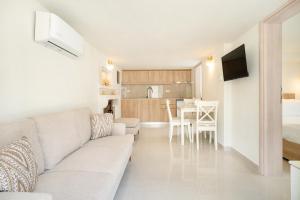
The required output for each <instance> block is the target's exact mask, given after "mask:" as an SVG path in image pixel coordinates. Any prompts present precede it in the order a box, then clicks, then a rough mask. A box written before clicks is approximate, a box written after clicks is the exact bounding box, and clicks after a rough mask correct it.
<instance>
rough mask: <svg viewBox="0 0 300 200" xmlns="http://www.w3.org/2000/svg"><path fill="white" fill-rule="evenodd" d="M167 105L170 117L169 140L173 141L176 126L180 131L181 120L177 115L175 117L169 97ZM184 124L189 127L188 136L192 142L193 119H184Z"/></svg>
mask: <svg viewBox="0 0 300 200" xmlns="http://www.w3.org/2000/svg"><path fill="white" fill-rule="evenodd" d="M166 105H167V112H168V118H169V141H170V142H172V137H173V132H174V127H176V128H177V132H179V128H180V126H181V120H180V119H179V118H177V117H175V118H173V116H172V112H171V108H170V100H169V99H167V100H166ZM183 125H184V126H185V127H187V130H188V138H189V140H190V142H192V130H191V121H190V120H188V119H186V120H184V122H183Z"/></svg>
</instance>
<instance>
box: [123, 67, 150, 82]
mask: <svg viewBox="0 0 300 200" xmlns="http://www.w3.org/2000/svg"><path fill="white" fill-rule="evenodd" d="M148 83H149V71H145V70H123V71H122V84H148Z"/></svg>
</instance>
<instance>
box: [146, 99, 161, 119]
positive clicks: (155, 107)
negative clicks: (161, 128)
mask: <svg viewBox="0 0 300 200" xmlns="http://www.w3.org/2000/svg"><path fill="white" fill-rule="evenodd" d="M148 104H149V116H148V117H149V119H148V120H149V121H150V122H159V121H160V99H149V100H148Z"/></svg>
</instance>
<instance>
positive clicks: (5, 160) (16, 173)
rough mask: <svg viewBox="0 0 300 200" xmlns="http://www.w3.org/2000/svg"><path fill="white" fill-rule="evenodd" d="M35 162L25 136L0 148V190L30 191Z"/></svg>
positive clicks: (34, 176)
mask: <svg viewBox="0 0 300 200" xmlns="http://www.w3.org/2000/svg"><path fill="white" fill-rule="evenodd" d="M37 178H38V175H37V164H36V160H35V157H34V154H33V151H32V147H31V144H30V142H29V140H28V138H27V137H22V138H21V139H19V140H16V141H15V142H13V143H11V144H8V145H6V146H4V147H2V148H0V191H2V192H3V191H5V192H32V191H33V190H34V189H35V185H36V182H37Z"/></svg>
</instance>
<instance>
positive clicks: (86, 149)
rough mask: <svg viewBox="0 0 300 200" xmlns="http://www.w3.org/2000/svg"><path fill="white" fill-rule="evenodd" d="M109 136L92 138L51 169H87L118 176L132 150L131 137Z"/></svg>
mask: <svg viewBox="0 0 300 200" xmlns="http://www.w3.org/2000/svg"><path fill="white" fill-rule="evenodd" d="M130 136H131V135H125V136H109V137H105V138H100V139H97V140H93V141H90V142H88V143H87V144H85V145H84V146H83V147H82V148H80V149H79V150H78V151H76V152H74V153H73V154H71V155H70V156H68V157H67V158H66V159H64V160H63V161H62V162H61V163H59V164H58V165H57V166H56V167H55V168H54V169H52V171H88V172H104V173H110V174H112V175H113V176H115V177H118V176H120V173H121V172H122V173H123V170H124V169H125V168H126V166H127V163H128V160H129V157H130V155H131V152H132V144H133V137H132V136H131V137H130Z"/></svg>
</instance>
